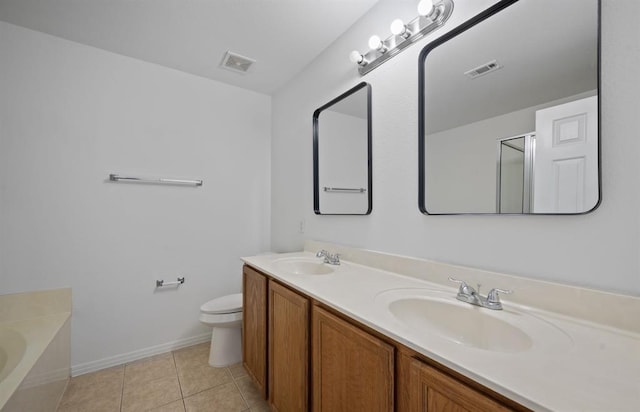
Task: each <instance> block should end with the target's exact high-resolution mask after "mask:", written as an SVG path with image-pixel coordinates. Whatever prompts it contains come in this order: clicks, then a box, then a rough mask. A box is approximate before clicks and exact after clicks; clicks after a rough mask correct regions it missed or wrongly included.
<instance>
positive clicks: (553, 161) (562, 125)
mask: <svg viewBox="0 0 640 412" xmlns="http://www.w3.org/2000/svg"><path fill="white" fill-rule="evenodd" d="M535 144H536V149H535V160H534V177H533V213H582V212H587V211H589V210H591V209H593V208H594V207H595V206H596V204H597V203H598V196H599V195H598V96H592V97H587V98H585V99H580V100H575V101H573V102H569V103H565V104H561V105H558V106H553V107H549V108H547V109H542V110H538V111H536V143H535Z"/></svg>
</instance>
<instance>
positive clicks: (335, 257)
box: [316, 249, 340, 265]
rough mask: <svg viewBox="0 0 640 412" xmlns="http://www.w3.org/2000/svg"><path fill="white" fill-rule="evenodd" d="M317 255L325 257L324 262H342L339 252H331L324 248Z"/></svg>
mask: <svg viewBox="0 0 640 412" xmlns="http://www.w3.org/2000/svg"><path fill="white" fill-rule="evenodd" d="M316 257H319V258H320V257H324V263H328V264H330V265H339V264H340V255H339V254H337V253H334V254H331V253H329V252H327V251H326V250H324V249H322V250H320V251H318V253H316Z"/></svg>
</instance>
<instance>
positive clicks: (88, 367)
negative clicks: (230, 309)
mask: <svg viewBox="0 0 640 412" xmlns="http://www.w3.org/2000/svg"><path fill="white" fill-rule="evenodd" d="M209 340H211V333H210V332H209V333H205V334H203V335H198V336H192V337H190V338H185V339H178V340H175V341H173V342H167V343H163V344H161V345H156V346H150V347H148V348H144V349H138V350H135V351H133V352H129V353H123V354H121V355H116V356H111V357H108V358H104V359H98V360H96V361H91V362H85V363H80V364H78V365H72V366H71V376H78V375H84V374H85V373H89V372H95V371H99V370H101V369H106V368H110V367H112V366H118V365H122V364H125V363H129V362H133V361H136V360H139V359H143V358H147V357H149V356H153V355H158V354H161V353H166V352H171V351H172V350H176V349H180V348H184V347H187V346H191V345H197V344H198V343H203V342H207V341H209Z"/></svg>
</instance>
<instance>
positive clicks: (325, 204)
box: [313, 82, 372, 215]
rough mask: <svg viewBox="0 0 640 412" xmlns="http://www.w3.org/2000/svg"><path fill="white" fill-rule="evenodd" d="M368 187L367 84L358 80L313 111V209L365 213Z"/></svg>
mask: <svg viewBox="0 0 640 412" xmlns="http://www.w3.org/2000/svg"><path fill="white" fill-rule="evenodd" d="M371 187H372V178H371V86H370V85H369V84H368V83H365V82H362V83H360V84H358V85H357V86H355V87H354V88H352V89H350V90H348V91H347V92H345V93H344V94H342V95H340V96H338V97H336V98H335V99H333V100H331V101H330V102H329V103H327V104H325V105H324V106H322V107H320V108H318V109H317V110H316V111H315V112H314V113H313V208H314V211H315V213H316V214H318V215H368V214H369V213H371V208H372V204H371V203H372V202H371V201H372V195H371Z"/></svg>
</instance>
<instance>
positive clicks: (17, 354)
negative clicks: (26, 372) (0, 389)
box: [0, 327, 27, 383]
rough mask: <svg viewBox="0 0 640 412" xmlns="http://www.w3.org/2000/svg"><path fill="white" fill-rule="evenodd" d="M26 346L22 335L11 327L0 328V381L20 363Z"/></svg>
mask: <svg viewBox="0 0 640 412" xmlns="http://www.w3.org/2000/svg"><path fill="white" fill-rule="evenodd" d="M26 348H27V341H26V340H25V339H24V336H22V334H20V332H17V331H15V330H13V329H9V328H6V327H4V328H0V383H1V382H3V381H4V379H5V378H6V377H7V376H9V375H10V374H11V372H12V371H13V370H14V369H15V367H16V366H17V365H18V364H19V363H20V361H21V360H22V357H23V356H24V352H25V349H26Z"/></svg>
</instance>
